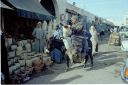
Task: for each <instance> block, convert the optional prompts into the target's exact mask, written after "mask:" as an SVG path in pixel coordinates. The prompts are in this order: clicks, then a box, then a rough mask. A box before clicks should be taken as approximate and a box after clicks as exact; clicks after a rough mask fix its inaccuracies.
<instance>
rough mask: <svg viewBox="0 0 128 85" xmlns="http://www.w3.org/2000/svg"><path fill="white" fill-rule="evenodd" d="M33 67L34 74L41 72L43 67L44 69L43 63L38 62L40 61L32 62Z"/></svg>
mask: <svg viewBox="0 0 128 85" xmlns="http://www.w3.org/2000/svg"><path fill="white" fill-rule="evenodd" d="M33 65H34V70H35V71H36V72H41V70H42V69H43V67H44V63H43V61H42V60H40V59H39V60H35V61H33Z"/></svg>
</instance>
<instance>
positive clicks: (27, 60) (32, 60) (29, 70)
mask: <svg viewBox="0 0 128 85" xmlns="http://www.w3.org/2000/svg"><path fill="white" fill-rule="evenodd" d="M29 41H30V40H21V41H17V42H16V43H15V44H14V43H13V41H12V39H9V40H8V41H7V50H8V67H9V73H10V78H11V79H12V83H23V82H25V81H27V80H29V79H30V78H31V75H32V74H33V72H34V71H35V72H41V71H42V70H43V69H44V66H45V64H46V66H50V65H51V64H52V63H49V62H51V58H50V57H48V55H46V54H43V53H35V52H33V51H32V48H33V47H32V44H31V42H29Z"/></svg>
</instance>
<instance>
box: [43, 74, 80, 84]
mask: <svg viewBox="0 0 128 85" xmlns="http://www.w3.org/2000/svg"><path fill="white" fill-rule="evenodd" d="M81 77H82V76H81V75H77V76H74V77H71V78H68V79H62V80H57V81H49V84H66V83H69V82H71V81H73V80H75V79H78V78H81ZM44 84H45V83H44Z"/></svg>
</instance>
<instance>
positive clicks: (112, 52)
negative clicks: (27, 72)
mask: <svg viewBox="0 0 128 85" xmlns="http://www.w3.org/2000/svg"><path fill="white" fill-rule="evenodd" d="M106 40H107V39H106ZM106 40H104V41H100V46H99V53H97V54H96V55H95V56H94V68H93V69H90V67H89V65H90V64H89V63H88V65H87V67H86V68H82V64H75V65H74V66H72V67H71V68H72V69H71V70H70V71H68V72H65V63H63V64H55V65H54V66H53V67H52V68H50V69H49V70H45V71H44V72H42V73H39V74H37V75H35V76H34V78H32V79H31V80H29V81H28V82H27V84H100V83H104V84H119V83H120V84H122V83H124V82H123V81H122V80H121V77H120V76H119V69H120V67H121V66H122V65H123V64H124V63H123V61H124V60H125V59H126V56H127V54H126V52H122V51H121V50H120V47H119V46H108V45H107V42H106Z"/></svg>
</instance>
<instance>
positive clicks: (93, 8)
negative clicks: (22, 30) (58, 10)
mask: <svg viewBox="0 0 128 85" xmlns="http://www.w3.org/2000/svg"><path fill="white" fill-rule="evenodd" d="M67 1H68V2H69V3H73V2H76V6H77V7H80V8H83V9H84V10H86V11H89V12H91V13H93V14H95V15H97V16H99V17H103V18H105V19H113V20H115V21H116V23H119V24H121V23H122V22H123V19H124V16H125V15H128V0H67Z"/></svg>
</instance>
